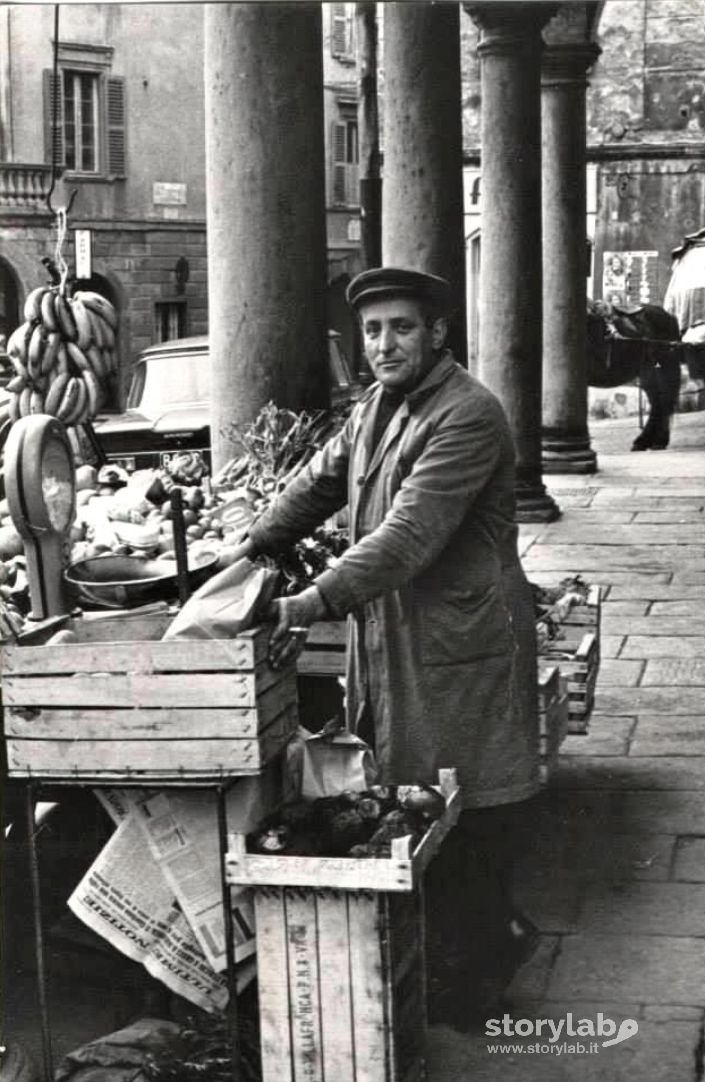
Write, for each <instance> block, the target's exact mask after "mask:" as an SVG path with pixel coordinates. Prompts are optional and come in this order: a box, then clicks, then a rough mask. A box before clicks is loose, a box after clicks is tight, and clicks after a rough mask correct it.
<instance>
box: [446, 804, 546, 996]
mask: <svg viewBox="0 0 705 1082" xmlns="http://www.w3.org/2000/svg"><path fill="white" fill-rule="evenodd" d="M536 799H537V798H535V797H533V798H532V799H531V800H523V801H519V802H516V803H513V804H500V805H496V806H494V807H488V808H478V809H470V810H466V811H463V812H461V814H460V819H459V822H458V825H457V826H456V827H455V828H454V829H453V830H452V831H451V832H450V834H449V835H448V837H447V838H446V840H445V841H444V843H443V846H442V847H441V851H440V853H439V854H438V855H437V856H436V857H435V858H434V860H433V861H431V864H430V865H429V868H428V871H427V873H426V883H425V901H426V953H427V963H428V972H429V978H430V983H431V986H433V985H434V982H435V986H440V987H444V986H445V987H447V986H449V985H456V986H458V987H459V990H462V989H465V993H464V994H467V995H468V996H472V994H473V991H477V993H478V995H480V994H481V993H480V989H481V988H482V987H488V986H489V987H492V989H493V990H494V992H495V993H496V992H497V990H498V988H499V990H500V991H501V988H502V986H503V985H506V984H508V983H509V982H510V980H511V978H512V976H513V973H514V970H515V969H516V968H517V966H518V964H520V962H521V961H522V960H523V957H522V952H523V951H524V950H525V948H526V947H527V946H528V940H529V938H530V937H531V936H532V934H533V936H535V935H536V930H535V929H534V927H533V925H532V924H531V922H530V921H529V920H528V919H527V918H525V917H524V915H523V914H521V913H520V912H519V910H518V909H517V906H516V904H515V902H514V898H513V883H512V880H513V872H514V864H515V861H516V859H517V857H518V856H519V854H520V853H521V852H522V851H523V850H524V849H525V848H526V845H527V843H528V840H529V836H530V833H531V823H532V820H533V819H534V818H535V816H534V808H533V804H534V802H535V801H536Z"/></svg>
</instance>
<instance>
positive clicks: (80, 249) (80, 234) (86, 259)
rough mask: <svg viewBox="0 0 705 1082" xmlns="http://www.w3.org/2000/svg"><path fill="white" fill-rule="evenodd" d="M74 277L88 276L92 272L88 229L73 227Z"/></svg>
mask: <svg viewBox="0 0 705 1082" xmlns="http://www.w3.org/2000/svg"><path fill="white" fill-rule="evenodd" d="M73 240H74V245H75V249H76V277H77V278H90V277H91V276H92V274H93V252H92V237H91V231H90V229H74V231H73Z"/></svg>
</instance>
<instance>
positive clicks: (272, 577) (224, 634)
mask: <svg viewBox="0 0 705 1082" xmlns="http://www.w3.org/2000/svg"><path fill="white" fill-rule="evenodd" d="M278 581H279V572H278V571H272V570H270V569H269V568H267V567H259V566H257V565H256V564H253V563H252V562H251V561H250V560H247V559H243V560H238V561H237V563H234V564H232V565H231V566H230V567H226V568H225V569H224V570H223V571H220V572H218V574H217V575H214V576H213V578H211V579H208V581H207V582H205V583H204V584H203V586H201V588H200V589H199V590H197V591H196V593H195V594H193V595H192V596H191V597H190V598H189V599H188V601H187V602H186V604H185V605H184V606H183V608H182V609H181V611H180V612H179V614H178V615H177V616H176V618H175V619H174V620H173V621H172V623H171V624H170V625H169V627H168V628H167V629H166V631H165V632H164V636H163V637H164V638H165V639H231V638H232V637H233V636H234V635H237V634H239V633H240V632H241V631H247V630H248V629H249V628H251V627H254V626H255V625H256V624H257V623H261V622H262V619H263V617H264V613H265V612H266V609H267V607H268V605H269V603H270V601H271V600H272V598H273V597H274V594H275V591H276V587H277V584H278Z"/></svg>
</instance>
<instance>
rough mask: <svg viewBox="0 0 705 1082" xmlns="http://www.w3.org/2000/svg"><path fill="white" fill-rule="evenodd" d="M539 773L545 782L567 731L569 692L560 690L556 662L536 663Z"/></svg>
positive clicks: (554, 764) (544, 782)
mask: <svg viewBox="0 0 705 1082" xmlns="http://www.w3.org/2000/svg"><path fill="white" fill-rule="evenodd" d="M538 670H539V672H538V706H539V772H540V777H541V782H542V784H544V785H546V784H547V783H548V781H549V779H550V776H551V773H552V771H553V770H554V768H555V766H556V763H557V762H558V753H559V750H560V746H561V744H562V743H563V741H564V739H565V737H566V736H567V734H568V693H567V692H566V691H563V688H562V686H561V680H560V670H559V668H558V666H557V665H552V664H548V663H546V662H543V663H542V662H539V666H538Z"/></svg>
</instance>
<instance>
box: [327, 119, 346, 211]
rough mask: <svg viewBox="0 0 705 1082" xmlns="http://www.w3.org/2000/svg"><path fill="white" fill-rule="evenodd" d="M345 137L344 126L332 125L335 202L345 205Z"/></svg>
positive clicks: (333, 194)
mask: <svg viewBox="0 0 705 1082" xmlns="http://www.w3.org/2000/svg"><path fill="white" fill-rule="evenodd" d="M345 136H346V130H345V125H344V124H336V123H334V124H333V125H332V133H331V146H332V151H333V191H332V196H333V202H334V203H345V202H347V200H346V198H345V196H346V180H347V165H346V163H345Z"/></svg>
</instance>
